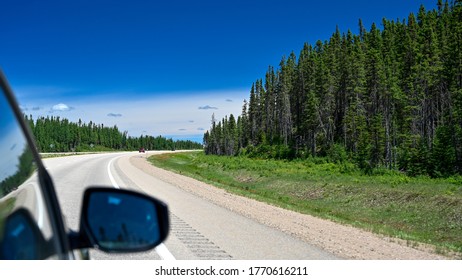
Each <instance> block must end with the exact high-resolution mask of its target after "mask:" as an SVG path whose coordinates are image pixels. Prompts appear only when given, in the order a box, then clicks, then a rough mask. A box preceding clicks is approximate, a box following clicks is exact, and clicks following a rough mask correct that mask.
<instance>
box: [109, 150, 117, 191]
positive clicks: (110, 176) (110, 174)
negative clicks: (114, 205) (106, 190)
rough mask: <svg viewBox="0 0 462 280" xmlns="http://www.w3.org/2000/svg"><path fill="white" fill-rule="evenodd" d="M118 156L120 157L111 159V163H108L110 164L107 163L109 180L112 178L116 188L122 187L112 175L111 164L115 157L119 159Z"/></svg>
mask: <svg viewBox="0 0 462 280" xmlns="http://www.w3.org/2000/svg"><path fill="white" fill-rule="evenodd" d="M118 158H120V156H119V157H115V158H113V159H111V161H109V163H108V165H107V174H108V175H109V180H111V183H112V185H113V186H114V188H116V189H120V187H119V185H118V184H117V182H116V181H115V179H114V177H113V176H112V173H111V165H112V162H113V161H114V160H115V159H118Z"/></svg>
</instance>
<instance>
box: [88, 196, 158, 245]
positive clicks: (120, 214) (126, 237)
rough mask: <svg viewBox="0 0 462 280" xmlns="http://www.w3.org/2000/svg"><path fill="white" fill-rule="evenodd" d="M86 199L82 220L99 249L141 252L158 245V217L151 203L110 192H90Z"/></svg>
mask: <svg viewBox="0 0 462 280" xmlns="http://www.w3.org/2000/svg"><path fill="white" fill-rule="evenodd" d="M86 199H87V200H88V201H87V202H86V203H87V206H86V209H85V210H84V211H86V214H85V215H84V216H85V217H84V219H85V220H86V223H87V227H88V230H89V231H90V232H89V233H90V236H91V237H92V238H93V239H94V240H93V241H94V243H96V245H97V246H98V247H99V249H101V250H103V251H141V250H146V249H149V248H152V247H154V246H155V245H158V244H159V243H160V242H161V241H162V239H163V237H162V235H163V234H162V229H161V227H160V224H159V213H158V211H157V207H156V204H155V203H154V201H152V200H150V199H146V198H145V197H143V196H138V195H134V194H133V193H125V192H121V191H120V190H110V189H107V190H101V191H94V190H93V191H92V192H91V193H90V194H89V195H88V197H87V198H86ZM84 204H85V203H84Z"/></svg>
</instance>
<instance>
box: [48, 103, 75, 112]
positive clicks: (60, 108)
mask: <svg viewBox="0 0 462 280" xmlns="http://www.w3.org/2000/svg"><path fill="white" fill-rule="evenodd" d="M71 109H72V108H71V107H69V106H67V105H66V104H64V103H59V104H56V105H53V107H51V112H66V111H70V110H71Z"/></svg>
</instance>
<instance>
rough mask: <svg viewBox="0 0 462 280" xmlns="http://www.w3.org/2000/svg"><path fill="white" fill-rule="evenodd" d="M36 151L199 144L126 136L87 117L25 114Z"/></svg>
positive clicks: (196, 146) (184, 147) (177, 147)
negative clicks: (75, 119)
mask: <svg viewBox="0 0 462 280" xmlns="http://www.w3.org/2000/svg"><path fill="white" fill-rule="evenodd" d="M25 119H26V122H27V123H28V124H29V126H30V128H31V130H32V133H33V134H34V136H35V139H36V142H37V147H38V150H39V151H40V152H79V151H92V150H95V151H101V150H128V151H132V150H138V149H140V148H144V149H146V150H192V149H202V145H201V144H199V143H197V142H193V141H189V140H186V141H185V140H176V141H174V140H172V139H167V138H165V137H162V136H157V137H153V136H143V135H142V136H140V137H132V136H128V133H127V132H126V131H124V132H121V131H120V130H119V129H118V128H117V126H113V127H106V126H104V125H103V124H96V123H94V122H92V121H90V122H89V123H88V124H87V123H84V122H82V121H81V120H79V121H78V122H77V123H74V122H70V121H69V120H67V119H65V118H63V119H61V118H60V117H53V116H52V117H49V116H47V117H39V118H37V119H36V120H34V119H33V118H32V116H25Z"/></svg>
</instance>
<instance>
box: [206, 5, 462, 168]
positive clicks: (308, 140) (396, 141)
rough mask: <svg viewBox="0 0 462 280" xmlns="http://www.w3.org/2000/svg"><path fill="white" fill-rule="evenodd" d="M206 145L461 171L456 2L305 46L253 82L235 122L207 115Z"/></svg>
mask: <svg viewBox="0 0 462 280" xmlns="http://www.w3.org/2000/svg"><path fill="white" fill-rule="evenodd" d="M204 145H205V152H206V153H207V154H218V155H236V154H238V153H246V154H250V155H255V156H262V157H275V158H286V159H287V158H289V159H290V158H303V157H326V158H329V159H331V160H333V161H344V160H349V161H352V162H355V163H356V165H357V166H358V167H359V168H361V169H363V170H365V171H366V172H371V171H373V170H374V169H375V168H377V167H382V168H389V169H395V170H400V171H403V172H406V173H408V174H410V175H420V174H422V175H430V176H432V177H439V176H448V175H453V174H462V1H452V2H451V3H450V4H448V2H447V1H446V2H444V3H443V1H441V0H439V1H438V2H437V9H433V10H429V11H427V10H426V9H425V7H424V6H421V7H420V10H419V12H418V14H417V16H416V15H414V14H413V13H411V14H410V15H409V17H408V19H407V20H402V21H400V20H398V21H393V20H386V19H383V21H382V27H381V28H378V27H377V26H376V24H373V25H372V26H371V28H370V30H369V31H367V30H366V29H365V27H364V26H363V24H362V22H361V20H360V21H359V34H357V35H355V34H353V33H352V32H350V31H348V32H347V33H341V32H340V31H339V30H338V29H337V30H336V31H335V32H334V33H333V35H332V36H331V38H330V39H329V40H327V41H324V42H322V41H317V42H316V44H315V45H314V46H312V45H310V44H308V43H306V44H305V45H304V46H303V49H302V50H301V52H300V54H299V56H298V58H297V57H296V55H295V54H294V53H291V54H290V55H289V57H288V58H285V57H283V59H282V60H281V62H280V64H279V69H276V70H275V69H274V68H273V67H269V69H268V71H267V72H266V76H265V79H264V81H263V80H262V79H258V80H257V81H256V82H255V83H254V84H253V85H252V88H251V90H250V98H249V101H248V102H247V101H244V105H243V108H242V114H241V115H240V116H239V117H238V118H237V119H236V118H235V116H233V115H230V116H229V117H225V118H224V119H223V120H221V121H218V122H217V121H216V120H215V119H214V118H212V127H211V129H210V131H207V132H206V133H205V135H204Z"/></svg>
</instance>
